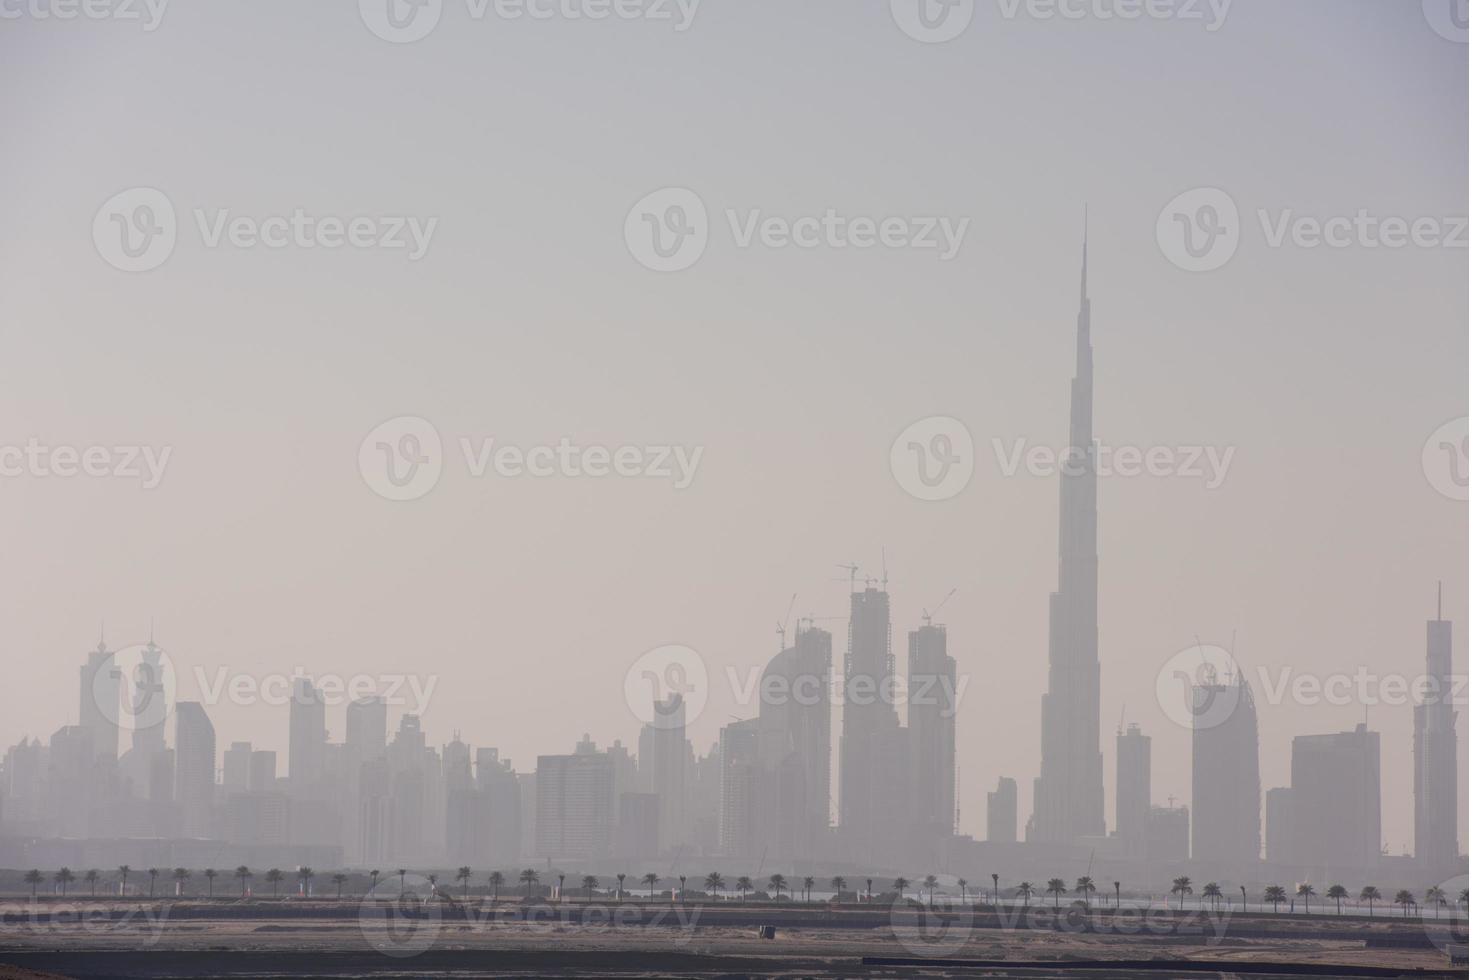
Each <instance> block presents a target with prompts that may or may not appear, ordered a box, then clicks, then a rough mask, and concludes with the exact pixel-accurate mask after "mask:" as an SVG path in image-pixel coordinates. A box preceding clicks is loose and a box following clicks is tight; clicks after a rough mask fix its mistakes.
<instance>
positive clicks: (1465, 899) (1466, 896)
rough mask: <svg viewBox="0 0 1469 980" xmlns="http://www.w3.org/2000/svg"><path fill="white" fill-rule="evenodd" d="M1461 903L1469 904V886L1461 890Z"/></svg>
mask: <svg viewBox="0 0 1469 980" xmlns="http://www.w3.org/2000/svg"><path fill="white" fill-rule="evenodd" d="M1459 904H1460V905H1464V906H1469V888H1466V889H1464V890H1463V891H1461V892H1459Z"/></svg>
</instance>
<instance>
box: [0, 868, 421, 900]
mask: <svg viewBox="0 0 1469 980" xmlns="http://www.w3.org/2000/svg"><path fill="white" fill-rule="evenodd" d="M134 873H135V872H134V871H133V869H132V868H131V867H129V866H128V865H126V864H124V865H121V866H120V867H119V868H118V869H117V877H116V878H114V879H112V881H117V882H120V883H121V885H122V892H123V894H127V887H128V878H129V877H131V876H132V875H133V874H134ZM142 873H143V874H146V875H147V876H148V897H149V898H153V897H154V895H155V892H156V890H157V887H158V879H159V878H160V877H163V876H164V874H165V872H164V871H162V870H160V869H159V868H149V869H147V870H146V871H144V872H142ZM403 873H404V874H407V872H406V871H405V872H403ZM372 874H373V881H374V882H376V880H377V875H378V872H376V871H374V872H373V873H372ZM167 875H168V877H169V878H171V879H172V880H173V882H174V886H175V891H176V892H177V893H179V894H182V893H183V889H184V886H185V885H187V884H188V883H189V881H190V880H191V879H192V878H193V877H194V872H192V871H190V870H189V869H188V868H174V869H173V870H172V871H171V872H168V873H167ZM219 876H220V872H219V871H216V870H215V869H214V868H205V869H204V870H203V871H202V872H201V873H200V877H202V878H204V879H205V881H207V882H208V886H207V889H206V894H207V896H208V897H209V898H213V897H214V880H215V879H216V878H218V877H219ZM231 877H233V878H235V879H236V880H238V881H239V883H240V894H241V895H243V894H244V893H245V889H246V888H247V886H248V884H249V882H250V881H251V880H252V879H253V878H254V877H255V872H253V871H251V870H250V869H249V868H248V867H246V866H245V865H243V864H242V865H240V866H239V867H238V868H236V869H235V870H234V872H233V873H232V874H231ZM286 877H287V875H286V872H284V871H282V870H281V869H279V868H271V869H270V870H269V871H267V872H265V874H264V878H265V880H266V881H267V882H269V884H270V886H271V894H272V895H278V894H279V889H280V883H281V882H282V881H285V880H286ZM290 877H292V878H293V879H294V880H297V881H300V882H301V885H302V887H303V889H307V888H310V886H311V881H312V879H314V878H315V877H316V872H315V871H313V870H312V869H311V868H298V869H296V870H295V871H294V872H291V875H290ZM51 880H52V881H53V882H55V883H56V884H57V885H58V886H60V889H61V894H62V896H63V897H65V896H66V894H67V891H68V889H69V888H70V887H71V885H72V884H74V883H75V882H76V881H77V880H78V878H77V875H76V872H74V871H72V870H71V869H70V868H62V869H61V870H60V871H57V872H56V873H55V874H54V875H52V876H51ZM80 880H81V881H82V882H84V883H85V884H87V885H89V886H90V887H91V894H92V896H93V897H94V898H95V897H96V895H97V886H98V884H99V883H100V882H101V881H102V872H100V871H98V870H97V869H95V868H93V869H91V870H89V871H87V872H86V873H85V874H83V875H82V876H81V878H80ZM331 880H332V882H333V883H334V884H335V885H336V886H337V897H338V898H340V897H341V894H342V886H343V885H344V884H346V882H347V881H348V880H349V876H348V875H347V874H345V873H343V872H337V873H336V874H334V875H332V876H331ZM45 881H46V875H44V874H42V873H41V871H39V870H37V869H32V870H30V871H27V872H26V873H25V883H26V884H27V885H30V886H31V897H32V898H35V897H36V893H37V891H38V889H39V888H40V886H41V885H42V884H44V883H45ZM108 883H109V884H111V881H109V882H108Z"/></svg>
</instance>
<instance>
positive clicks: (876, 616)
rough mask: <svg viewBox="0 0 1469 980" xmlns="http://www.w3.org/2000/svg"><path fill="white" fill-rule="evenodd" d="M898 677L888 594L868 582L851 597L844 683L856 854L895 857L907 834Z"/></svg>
mask: <svg viewBox="0 0 1469 980" xmlns="http://www.w3.org/2000/svg"><path fill="white" fill-rule="evenodd" d="M893 676H894V666H893V637H892V619H891V613H890V607H889V599H888V594H887V591H886V590H885V589H877V588H874V587H873V586H872V585H871V584H869V585H868V586H867V587H866V588H865V589H863V590H862V591H860V592H853V593H852V618H851V621H850V624H849V626H848V634H847V656H846V662H845V664H844V666H843V678H842V685H843V687H842V689H843V702H842V728H841V761H840V773H841V776H840V782H839V785H838V812H839V816H840V821H841V833H842V837H843V839H844V840H845V842H846V846H847V848H848V850H849V852H850V854H851V856H852V857H859V856H860V857H864V858H868V859H873V857H874V855H879V854H892V853H893V851H894V849H895V848H896V847H897V846H898V845H900V844H901V843H902V841H903V838H904V836H905V835H904V834H903V830H904V827H903V819H904V817H905V816H906V814H907V796H908V792H907V787H908V778H907V777H908V756H907V751H906V746H905V742H904V734H905V733H904V731H903V729H902V728H901V727H899V725H898V711H897V707H896V705H894V704H893V703H892V702H893V698H892V697H891V691H892V690H893Z"/></svg>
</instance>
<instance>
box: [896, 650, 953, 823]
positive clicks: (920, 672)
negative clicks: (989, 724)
mask: <svg viewBox="0 0 1469 980" xmlns="http://www.w3.org/2000/svg"><path fill="white" fill-rule="evenodd" d="M948 649H949V632H948V630H947V629H946V628H945V627H943V626H934V625H933V624H932V623H930V624H928V625H925V626H923V627H922V628H920V629H917V630H914V631H913V632H911V633H909V634H908V695H909V700H908V750H909V753H910V756H911V762H910V769H909V775H910V779H911V781H912V801H913V823H914V826H915V827H919V828H922V829H923V831H924V832H925V833H927V834H930V835H932V836H935V837H948V836H950V835H952V834H953V833H954V785H955V778H954V721H955V715H956V707H957V706H956V705H955V704H954V703H953V702H954V700H955V698H956V697H957V696H958V693H957V692H958V687H957V681H958V678H957V668H956V665H955V663H954V658H953V657H951V656H949V652H948Z"/></svg>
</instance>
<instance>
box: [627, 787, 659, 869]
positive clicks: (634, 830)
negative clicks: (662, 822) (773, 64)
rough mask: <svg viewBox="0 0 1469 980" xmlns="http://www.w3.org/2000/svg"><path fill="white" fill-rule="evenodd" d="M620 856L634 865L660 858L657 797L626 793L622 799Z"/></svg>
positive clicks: (652, 794)
mask: <svg viewBox="0 0 1469 980" xmlns="http://www.w3.org/2000/svg"><path fill="white" fill-rule="evenodd" d="M617 856H618V857H620V858H623V859H624V860H632V861H636V860H639V859H644V858H655V857H657V856H658V796H657V794H656V793H623V794H622V796H621V797H619V798H618V801H617Z"/></svg>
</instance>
